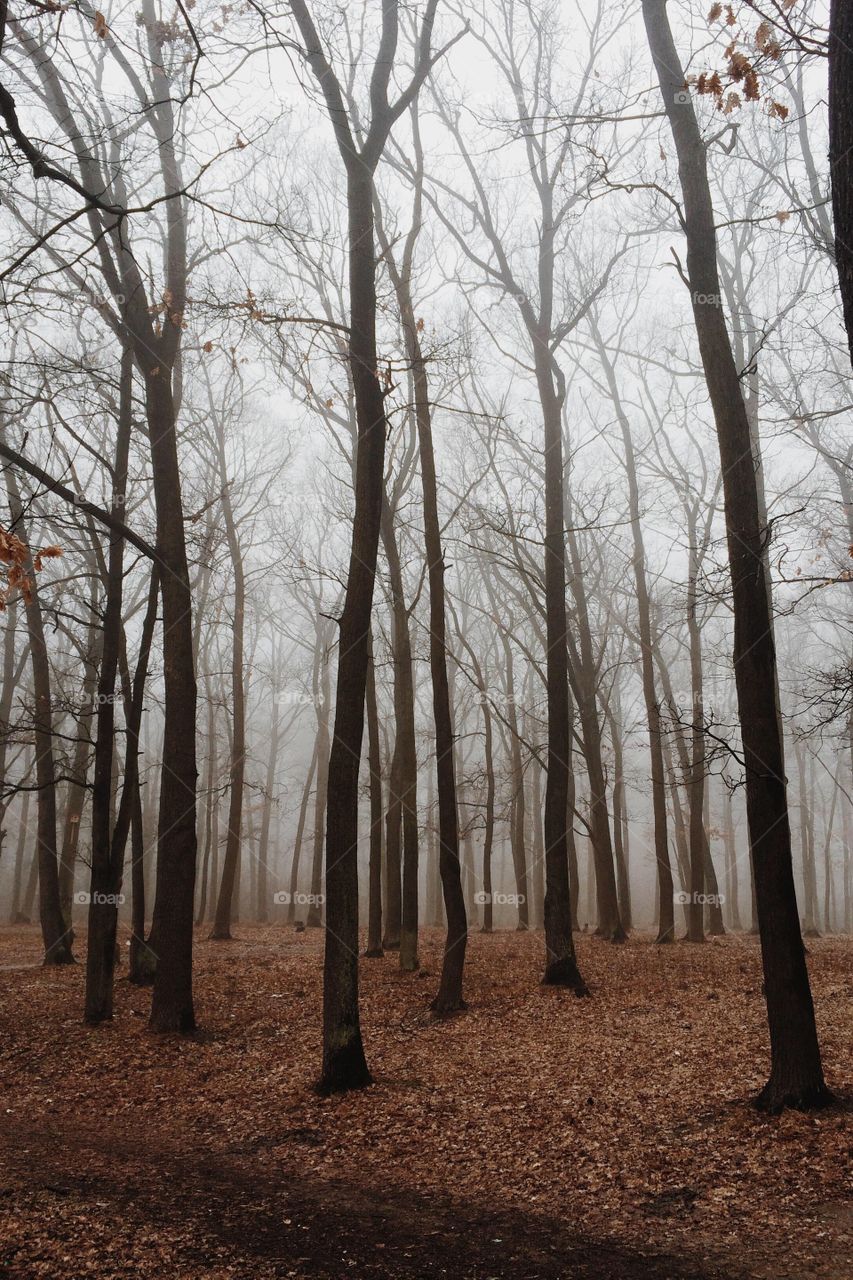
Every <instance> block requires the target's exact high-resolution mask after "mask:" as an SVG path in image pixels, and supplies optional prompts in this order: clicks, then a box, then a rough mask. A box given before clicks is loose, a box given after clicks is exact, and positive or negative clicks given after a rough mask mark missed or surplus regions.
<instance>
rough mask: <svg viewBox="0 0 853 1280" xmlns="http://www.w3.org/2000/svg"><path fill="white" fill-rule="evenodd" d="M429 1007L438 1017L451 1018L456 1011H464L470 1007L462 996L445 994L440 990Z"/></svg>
mask: <svg viewBox="0 0 853 1280" xmlns="http://www.w3.org/2000/svg"><path fill="white" fill-rule="evenodd" d="M429 1007H430V1012H431V1013H432V1014H434V1015H435V1017H436V1018H450V1017H452V1016H453V1014H454V1013H464V1012H465V1010H466V1009H467V1008H468V1006H467V1004H466V1003H465V1001H464V1000H463V999H462V997H461V996H443V995H442V994H441V992H440V991H439V993H438V995H437V996H436V997H435V999H434V1000H433V1001H431V1003H430V1006H429Z"/></svg>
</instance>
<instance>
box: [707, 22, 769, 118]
mask: <svg viewBox="0 0 853 1280" xmlns="http://www.w3.org/2000/svg"><path fill="white" fill-rule="evenodd" d="M791 7H792V3H791V0H788V3H786V4H785V5H784V8H786V9H787V8H791ZM721 19H722V21H723V24H724V26H726V27H728V28H730V29H731V28H734V27H736V26H737V18H736V16H735V12H734V9H733V8H732V6H731V5H730V4H727V5H725V6H723V5H722V4H713V5H712V6H711V8H710V10H709V12H708V23H709V25H713V24H714V23H715V22H719V21H720V20H721ZM756 53H757V54H758V55H760V56H761V57H764V58H770V59H772V60H773V61H774V62H776V61H778V59H779V58H780V57H781V56H782V49H781V46H780V45H779V42H778V40H777V39H776V36H775V34H774V30H773V24H772V23H770V22H768V21H767V20H766V19H763V20H762V21H761V22H760V23H759V25H758V27H757V28H756V30H755V32H754V33H753V34H752V35H751V36H750V35H749V33H748V32H746V31H744V30H740V31H738V32H733V31H732V38H731V41H730V43H729V44H728V46H727V48H726V49H725V51H724V53H723V57H724V59H725V63H726V66H725V70H724V71H723V73H722V74H721V73H720V72H718V71H714V72H703V74H702V75H700V76H699V77H698V79H697V80H696V81H695V84H696V92H697V93H699V94H704V95H706V96H710V97H712V98H713V99H714V101H715V103H716V106H717V110H718V111H722V112H723V113H724V114H725V115H730V114H731V113H732V112H733V111H736V110H737V109H738V108H739V107H740V106H742V105H743V102H759V101H760V100H761V98H762V91H761V84H760V81H759V77H758V70H757V68H756V66H755V62H754V57H755V54H756ZM732 85H738V86H739V88H740V90H741V92H740V93H738V92H735V91H734V90H733V89H731V86H732ZM767 114H768V115H769V116H770V117H771V118H772V119H776V120H786V119H787V118H788V114H789V112H788V108H787V107H786V106H784V105H783V104H782V103H781V102H776V101H775V100H774V99H772V98H771V99H770V100H769V102H768V107H767Z"/></svg>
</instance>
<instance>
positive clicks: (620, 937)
mask: <svg viewBox="0 0 853 1280" xmlns="http://www.w3.org/2000/svg"><path fill="white" fill-rule="evenodd" d="M595 937H596V938H603V939H604V941H605V942H616V943H619V942H627V941H628V934H627V933H626V932H625V930H624V929H623V927H622V925H621V924H615V925H612V926H611V927H610V928H609V929H602V928H601V927H599V928H598V929H596V931H595Z"/></svg>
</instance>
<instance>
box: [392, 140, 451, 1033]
mask: <svg viewBox="0 0 853 1280" xmlns="http://www.w3.org/2000/svg"><path fill="white" fill-rule="evenodd" d="M414 139H415V149H416V156H417V165H418V180H417V184H416V191H415V208H414V213H413V218H412V229H411V232H410V235H409V238H408V242H407V246H406V253H405V257H404V267H403V270H402V271H400V272H397V271H396V270H395V268H394V266H393V264H392V261H391V259H390V258H389V259H388V261H389V270H390V271H391V273H392V279H393V280H394V284H395V288H396V293H397V302H398V305H399V308H400V318H401V323H402V328H403V337H404V341H405V344H406V354H407V357H408V360H409V364H410V367H411V377H412V387H413V390H414V400H415V420H416V423H417V429H418V452H419V457H420V464H421V486H422V490H423V505H424V545H425V549H426V561H427V580H428V585H429V663H430V676H431V680H432V704H433V718H434V722H435V745H436V776H437V785H438V839H439V863H438V865H439V873H440V875H441V884H442V891H443V897H444V909H445V915H446V918H447V936H446V939H445V945H444V957H443V961H442V968H441V979H440V982H439V988H438V992H437V994H436V996H435V999H434V1000H433V1002H432V1008H433V1010H434V1012H435V1013H437V1014H439V1015H444V1014H449V1013H453V1012H455V1011H456V1010H458V1009H464V1007H465V1002H464V1000H463V998H462V977H463V973H464V969H465V949H466V946H467V942H468V915H467V911H466V907H465V896H464V893H463V890H462V870H461V864H460V858H459V813H458V801H457V795H456V764H455V759H454V743H453V712H452V708H451V704H450V681H449V678H448V671H447V619H446V612H447V611H446V606H445V585H444V575H445V563H444V552H443V550H442V544H441V524H440V521H439V515H438V485H437V481H436V471H435V452H434V449H433V439H432V410H431V401H430V393H429V382H428V378H427V366H426V361H425V359H424V354H423V350H422V348H421V342H420V338H419V328H418V323H417V320H416V318H415V313H414V305H413V301H412V295H411V287H410V274H411V263H412V255H413V253H414V247H415V243H416V241H417V236H418V232H419V230H420V223H421V189H422V188H421V184H422V181H423V156H422V153H421V149H420V137H419V134H418V131H417V124H416V121H415V127H414Z"/></svg>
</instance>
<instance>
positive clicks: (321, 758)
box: [305, 630, 331, 929]
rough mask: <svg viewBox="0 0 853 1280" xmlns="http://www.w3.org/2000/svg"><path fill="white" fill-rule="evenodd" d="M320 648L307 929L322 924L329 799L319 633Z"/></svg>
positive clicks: (326, 699)
mask: <svg viewBox="0 0 853 1280" xmlns="http://www.w3.org/2000/svg"><path fill="white" fill-rule="evenodd" d="M320 643H321V644H322V645H323V650H322V655H321V659H320V673H319V697H320V701H319V705H318V707H317V786H316V788H315V791H314V856H313V859H312V862H311V893H310V898H309V902H308V912H307V916H306V921H305V922H306V924H307V925H308V927H309V929H319V928H320V925H321V924H322V921H323V911H322V899H323V825H324V822H325V819H326V808H327V805H328V804H330V803H331V797H330V796H329V786H330V778H331V773H330V761H329V714H330V700H331V683H330V679H329V646H328V644H327V642H326V638H325V634H324V632H323V631H322V630H321V632H320Z"/></svg>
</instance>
